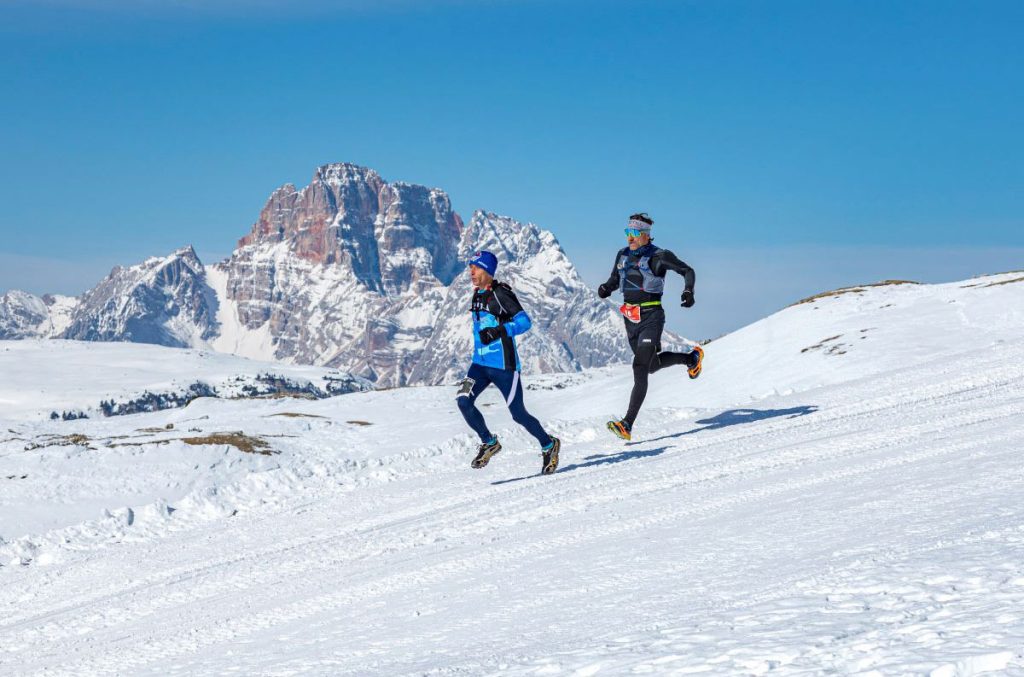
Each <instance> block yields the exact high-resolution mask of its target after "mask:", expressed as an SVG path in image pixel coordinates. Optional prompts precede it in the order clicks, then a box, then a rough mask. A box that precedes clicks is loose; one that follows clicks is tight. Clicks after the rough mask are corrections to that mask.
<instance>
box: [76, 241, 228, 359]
mask: <svg viewBox="0 0 1024 677" xmlns="http://www.w3.org/2000/svg"><path fill="white" fill-rule="evenodd" d="M216 309H217V300H216V297H215V296H214V295H213V294H212V293H211V290H210V288H209V286H208V285H207V283H206V272H205V270H204V268H203V264H202V263H201V262H200V261H199V257H198V256H196V253H195V251H193V249H192V247H185V248H184V249H179V250H178V251H176V252H174V253H173V254H171V255H170V256H165V257H162V258H160V257H155V258H151V259H147V260H146V261H144V262H143V263H141V264H139V265H137V266H131V267H128V268H120V267H118V268H115V269H114V270H113V271H111V273H110V275H108V276H107V277H106V279H104V280H103V281H102V282H100V283H99V284H98V285H96V287H94V288H93V289H91V290H90V291H88V292H86V293H85V294H83V295H82V296H81V297H80V299H79V302H78V304H77V306H76V307H75V309H74V311H73V312H72V313H71V316H70V323H69V324H68V326H67V328H66V329H65V330H64V331H63V333H61V335H60V337H61V338H67V339H76V340H79V341H132V342H136V343H155V344H159V345H163V346H171V347H176V348H183V347H189V346H193V345H197V344H200V343H201V342H203V341H205V340H207V339H210V338H212V337H213V336H214V335H215V334H216V333H217V327H216V324H215V316H216Z"/></svg>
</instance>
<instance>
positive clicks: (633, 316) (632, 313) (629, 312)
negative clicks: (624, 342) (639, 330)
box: [619, 303, 640, 322]
mask: <svg viewBox="0 0 1024 677" xmlns="http://www.w3.org/2000/svg"><path fill="white" fill-rule="evenodd" d="M619 312H620V313H622V316H623V317H624V318H626V319H627V320H629V321H630V322H639V321H640V306H634V305H632V304H629V303H623V304H622V306H621V307H620V308H619Z"/></svg>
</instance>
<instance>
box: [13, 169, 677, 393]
mask: <svg viewBox="0 0 1024 677" xmlns="http://www.w3.org/2000/svg"><path fill="white" fill-rule="evenodd" d="M480 249H487V250H490V251H492V252H494V253H495V254H496V255H497V257H498V261H499V269H498V274H497V277H498V279H500V280H503V281H507V282H509V283H510V284H511V285H512V287H513V289H514V290H515V291H516V293H517V294H518V295H519V298H520V300H521V301H522V303H523V306H524V307H525V308H526V310H527V312H528V313H529V314H530V316H531V318H532V319H533V328H532V329H531V331H530V332H529V333H527V334H526V335H524V336H522V337H521V338H520V339H519V346H520V355H521V359H522V362H523V369H524V370H525V371H527V372H530V371H532V372H552V371H575V370H578V369H581V368H586V367H594V366H602V365H605V364H610V363H614V362H622V361H626V360H628V359H629V358H630V354H629V350H628V347H627V346H626V342H625V340H624V339H623V336H622V320H621V319H620V318H619V316H618V314H617V312H616V311H615V309H614V306H613V305H612V304H611V303H609V302H607V301H602V300H601V299H599V298H598V297H597V295H596V294H595V293H594V292H592V291H591V290H590V289H588V288H587V287H586V285H585V284H584V283H583V281H582V279H581V278H580V276H579V274H578V273H577V272H576V269H575V268H574V267H573V265H572V263H571V262H570V261H569V259H568V257H567V256H566V254H565V252H564V251H563V250H562V248H561V246H560V245H559V243H558V240H557V239H555V237H554V235H552V234H551V233H550V232H548V231H545V230H541V229H540V228H538V227H537V226H535V225H533V224H524V223H520V222H518V221H515V220H514V219H511V218H508V217H502V216H498V215H495V214H490V213H486V212H482V211H478V212H476V213H474V214H473V216H472V218H471V219H470V220H469V222H468V223H465V224H464V223H463V221H462V219H461V218H460V217H459V215H458V214H456V213H455V212H454V211H452V208H451V202H450V200H449V198H448V196H447V195H446V194H445V193H444V192H443V191H441V190H438V189H435V188H427V187H424V186H417V185H412V184H407V183H388V182H387V181H385V180H384V179H382V178H381V177H380V175H379V174H377V173H376V172H375V171H373V170H371V169H367V168H364V167H358V166H356V165H351V164H332V165H325V166H323V167H320V168H318V169H317V170H316V172H315V173H314V175H313V178H312V180H311V181H310V183H309V185H308V186H306V187H305V188H302V189H296V188H295V187H294V186H292V185H290V184H289V185H285V186H283V187H281V188H279V189H277V190H275V191H274V192H273V194H272V195H271V196H270V198H269V200H268V201H267V203H266V205H265V206H264V208H263V210H262V211H261V212H260V215H259V218H258V219H257V221H256V223H255V224H253V226H252V229H251V231H250V232H249V234H248V235H246V236H245V237H243V238H242V239H241V240H239V242H238V247H237V249H236V250H235V251H234V252H233V253H232V255H231V256H230V257H229V258H228V259H226V260H225V261H223V262H221V263H218V264H216V265H213V266H207V267H204V266H203V264H202V263H201V262H200V261H199V259H198V257H197V256H196V254H195V252H194V251H193V250H192V248H191V247H186V248H184V249H181V250H178V251H177V252H174V253H173V254H171V255H169V256H167V257H163V258H153V259H149V260H147V261H145V262H143V263H141V264H139V265H136V266H131V267H128V268H116V269H114V270H113V271H112V272H111V274H110V275H109V276H108V277H107V278H106V279H105V280H103V281H102V282H101V283H100V284H99V285H97V286H96V287H95V288H94V289H92V290H90V291H89V292H86V293H85V294H83V295H82V296H81V297H80V298H79V299H77V300H75V302H74V303H72V304H70V305H69V304H67V303H64V305H63V307H64V308H65V310H64V311H63V312H64V315H65V316H66V319H64V320H61V321H59V322H56V323H54V322H52V321H51V322H50V324H49V326H50V333H49V334H46V333H45V332H42V331H41V330H40V327H42V326H44V325H45V324H46V321H47V320H46V316H47V314H46V313H45V312H43V310H41V307H43V306H45V304H43V303H42V301H41V300H38V299H36V300H33V299H35V297H30V295H24V296H25V297H26V298H22V297H13V296H11V294H8V295H7V296H5V297H3V298H4V299H8V297H10V298H11V299H15V300H10V301H5V302H4V303H5V304H6V305H3V304H0V332H2V331H6V332H7V333H8V335H9V336H10V337H12V338H21V337H26V336H40V335H60V336H61V337H64V338H72V339H81V340H88V341H136V342H142V343H157V344H160V345H166V346H193V347H205V348H213V349H215V350H219V351H223V352H230V353H235V354H241V355H245V356H247V357H253V358H258V359H265V360H277V361H284V362H289V363H297V364H315V365H326V366H331V367H336V368H338V369H343V370H345V371H349V372H351V373H353V374H355V375H357V376H362V377H365V378H367V379H369V380H371V381H373V382H375V383H376V384H377V385H379V386H385V387H388V386H402V385H408V384H436V383H444V382H450V381H452V380H454V379H455V378H456V377H457V376H458V375H460V374H462V373H464V371H465V369H466V368H467V366H468V364H469V361H470V359H471V357H472V353H471V351H472V340H471V338H472V337H471V336H470V317H469V312H468V309H469V298H470V294H471V291H472V290H471V285H470V281H469V276H468V274H467V272H466V269H465V262H466V261H467V260H468V259H469V258H470V256H471V255H472V253H473V252H475V251H478V250H480ZM12 293H13V292H12ZM28 297H30V298H28ZM51 314H52V313H51ZM65 325H66V328H64V326H65ZM54 327H58V328H60V329H61V330H60V331H53V328H54ZM0 336H2V335H0ZM673 339H674V337H669V341H671V340H673Z"/></svg>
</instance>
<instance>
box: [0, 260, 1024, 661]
mask: <svg viewBox="0 0 1024 677" xmlns="http://www.w3.org/2000/svg"><path fill="white" fill-rule="evenodd" d="M1008 279H1011V280H1012V279H1013V278H1008ZM1000 284H1002V283H1001V282H1000ZM1021 287H1022V285H1020V284H1018V285H1016V287H1014V286H1013V285H1012V284H1008V285H1002V286H994V283H989V282H984V281H983V282H979V283H977V284H972V285H948V286H943V287H941V288H938V289H937V290H935V289H933V290H931V291H929V290H926V289H920V288H898V289H884V290H879V291H873V292H868V293H865V294H863V295H861V296H858V295H857V294H847V295H843V296H838V297H832V298H828V299H826V300H825V301H823V302H821V305H812V304H808V305H805V306H802V307H798V308H795V309H789V310H787V311H784V312H783V313H780V315H779V316H775V317H773V318H768V319H767V320H765V321H764V322H763V323H759V324H757V325H754V326H752V327H749V328H747V329H745V330H743V331H742V332H737V334H736V335H733V336H730V337H726V338H725V339H723V340H722V341H721V342H718V341H716V342H715V343H714V344H712V346H711V348H712V349H711V350H709V356H708V361H707V362H706V371H705V374H704V375H703V376H702V377H701V379H699V380H698V381H696V382H690V381H689V380H688V379H687V378H686V376H685V373H683V372H680V373H679V374H678V377H677V378H676V379H675V380H673V375H672V374H671V373H666V374H661V373H659V374H657V375H656V376H655V378H654V379H653V381H652V396H651V398H650V400H649V403H648V406H647V407H645V409H644V411H643V412H642V414H641V418H640V419H639V420H638V426H637V437H636V439H635V440H634V441H633V442H631V443H628V444H624V443H622V442H621V441H619V440H618V439H616V438H614V437H612V436H611V435H610V434H609V433H608V432H607V431H606V430H605V429H604V422H605V420H606V419H607V417H608V415H609V414H612V413H613V412H614V411H615V410H616V407H617V406H621V404H622V402H623V400H624V397H625V396H626V395H627V394H628V387H629V368H628V367H621V368H613V369H607V370H599V371H595V372H588V373H584V374H579V375H572V376H569V377H558V378H555V377H545V378H531V379H530V380H529V381H528V383H529V385H531V386H534V387H536V388H539V389H531V390H528V392H527V397H528V400H529V403H530V406H531V409H534V410H535V411H536V412H537V414H538V416H540V417H541V418H542V420H543V421H544V422H545V425H546V426H548V425H550V428H551V430H552V432H553V434H556V435H558V436H559V437H561V438H562V439H563V442H564V446H563V449H562V467H561V468H560V469H559V472H558V473H556V474H555V475H553V476H550V477H541V476H538V472H539V469H540V456H539V453H538V451H537V450H536V449H535V446H536V445H535V443H534V442H533V441H532V440H531V439H529V438H528V437H527V436H526V435H525V433H523V432H522V431H521V430H519V429H518V428H517V427H516V426H514V424H513V423H512V422H511V420H510V419H509V418H508V415H507V413H506V412H505V410H504V407H503V403H502V402H501V401H500V399H499V398H498V397H497V396H496V395H495V394H494V393H489V394H487V395H485V396H484V397H482V398H481V400H480V402H481V406H482V407H483V409H482V410H483V412H484V414H485V416H487V417H488V420H489V421H491V422H492V424H493V428H494V430H495V431H496V432H497V433H498V434H499V435H500V437H501V439H502V443H503V446H504V447H505V448H504V450H503V451H502V453H501V454H499V455H498V456H496V457H495V458H494V459H493V460H492V462H491V463H490V464H489V465H488V466H487V467H486V468H485V469H483V470H472V469H471V468H469V461H470V459H471V458H472V457H473V454H474V451H475V446H476V440H475V439H473V438H472V436H471V435H469V434H468V433H467V432H466V430H465V428H464V425H463V422H462V420H461V417H460V416H459V414H458V410H457V409H456V406H455V402H454V392H453V389H450V388H412V389H399V390H393V391H381V392H372V393H363V394H356V395H346V396H343V397H340V398H334V399H329V400H322V401H316V402H302V401H295V400H274V401H259V402H254V401H238V402H231V401H221V400H211V399H202V400H197V401H195V402H193V403H192V404H191V405H189V406H188V407H186V408H184V409H181V410H175V411H165V412H160V413H156V414H148V415H140V416H129V417H121V418H112V419H101V420H87V421H73V422H68V423H62V424H51V423H49V422H33V421H22V420H19V421H12V422H10V423H9V424H8V423H5V427H7V429H8V432H7V433H5V435H6V437H4V439H2V440H0V506H2V507H3V510H0V534H2V535H3V541H2V542H0V674H8V673H9V674H17V675H44V674H45V675H108V674H118V675H120V674H139V675H196V674H245V675H250V674H260V675H290V674H323V675H370V674H380V675H396V674H431V675H467V674H470V675H476V674H575V675H592V674H608V675H618V674H628V673H636V674H690V673H700V672H703V673H709V674H730V675H731V674H752V675H760V674H767V673H773V674H823V673H833V672H838V673H858V674H885V675H889V674H928V675H934V677H945V676H947V675H971V674H978V673H983V672H986V671H997V672H1000V673H1001V674H1024V611H1022V610H1024V464H1022V463H1021V450H1022V449H1024V425H1021V420H1020V419H1021V414H1022V413H1024V337H1022V336H1021V329H1020V324H1019V323H1016V324H1015V322H1017V318H1018V317H1019V316H1020V311H1019V310H1018V309H1019V308H1021V307H1022V306H1021V305H1020V303H1019V302H1020V300H1021V291H1020V289H1018V288H1021ZM968 301H970V303H968ZM901 303H902V304H904V305H903V306H901V305H900V304H901ZM870 308H875V310H874V311H870V312H869V310H870ZM896 311H899V312H901V313H903V314H902V315H892V316H888V314H889V313H894V312H896ZM787 314H788V316H789V318H790V319H789V320H788V321H786V322H784V321H783V319H784V316H786V315H787ZM882 315H886V316H887V318H888V319H886V320H885V322H882V321H880V318H881V316H882ZM979 326H984V327H986V329H985V330H984V331H981V330H979V329H978V327H979ZM871 328H874V329H871ZM863 329H870V331H867V332H865V331H862V330H863ZM876 331H877V332H878V333H880V334H882V333H884V334H886V335H887V336H888V338H887V339H886V341H885V342H881V341H878V340H876V339H875V338H873V336H874V333H875V332H876ZM933 334H937V336H933ZM836 335H842V336H846V337H848V338H847V339H845V340H846V341H847V342H848V343H849V345H847V344H843V347H841V348H837V345H838V344H840V343H842V341H843V339H835V340H833V337H834V336H836ZM772 337H775V338H772ZM849 337H852V339H851V338H849ZM862 337H863V338H862ZM769 339H771V341H772V347H773V349H774V352H773V353H772V355H773V357H774V358H775V359H773V360H771V361H767V362H765V361H764V360H763V354H764V344H765V341H766V340H769ZM825 339H827V340H825ZM787 341H788V342H787ZM887 345H891V346H892V348H891V350H886V349H885V348H886V346H887ZM915 346H917V347H921V346H924V347H926V348H927V350H925V348H919V349H918V350H916V351H915V350H914V347H915ZM804 348H807V350H804ZM829 351H832V352H829ZM758 364H762V366H761V367H760V369H759V370H755V369H754V366H755V365H758ZM901 365H902V366H901ZM744 374H745V375H746V377H745V378H742V379H740V378H738V377H739V376H743V375H744ZM773 392H774V394H772V393H773ZM168 426H171V427H168ZM229 430H243V431H244V432H245V433H246V434H248V435H252V436H254V437H259V438H261V439H265V440H267V441H268V442H269V443H271V444H272V446H273V449H274V450H275V451H276V452H279V453H276V454H274V455H271V456H258V455H254V454H243V453H241V452H240V451H238V450H237V449H235V448H233V447H229V446H224V445H222V446H210V445H206V446H192V445H191V444H189V443H187V442H185V441H184V438H185V436H189V435H194V436H200V435H208V434H212V433H215V432H218V431H229ZM61 431H62V432H63V433H64V434H65V436H66V437H67V438H68V439H67V443H66V444H64V443H63V442H60V444H64V446H58V442H59V441H57V440H55V439H54V438H47V439H48V442H47V444H48V445H49V446H42V447H40V448H38V449H33V448H31V446H32V445H31V444H27V442H31V441H32V440H38V439H41V438H42V437H43V436H45V435H52V434H55V433H56V432H61ZM72 434H75V435H81V436H82V437H81V438H75V440H78V441H77V442H76V441H75V440H72V439H70V438H71V436H72ZM82 440H85V441H82ZM101 506H105V507H106V508H107V509H106V511H103V510H101ZM24 525H29V526H24Z"/></svg>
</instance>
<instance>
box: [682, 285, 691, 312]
mask: <svg viewBox="0 0 1024 677" xmlns="http://www.w3.org/2000/svg"><path fill="white" fill-rule="evenodd" d="M680 305H682V306H683V308H689V307H690V306H692V305H693V292H692V291H690V290H689V289H687V290H686V291H684V292H683V302H682V303H681V304H680Z"/></svg>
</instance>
